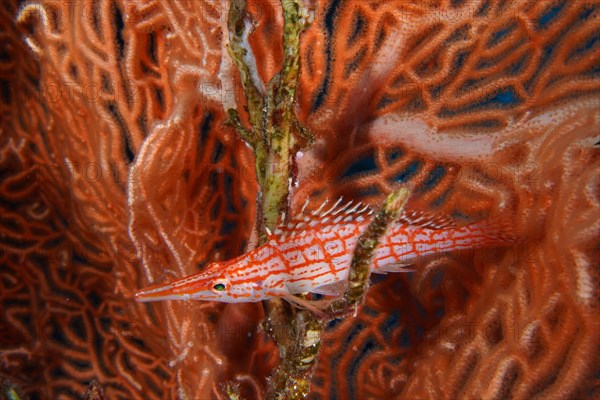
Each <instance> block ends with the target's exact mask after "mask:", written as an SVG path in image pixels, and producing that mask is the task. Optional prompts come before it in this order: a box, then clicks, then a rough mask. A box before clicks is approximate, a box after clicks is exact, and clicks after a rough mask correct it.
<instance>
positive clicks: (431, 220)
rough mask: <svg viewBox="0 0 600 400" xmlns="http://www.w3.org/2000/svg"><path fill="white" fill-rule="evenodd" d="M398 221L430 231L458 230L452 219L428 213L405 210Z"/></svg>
mask: <svg viewBox="0 0 600 400" xmlns="http://www.w3.org/2000/svg"><path fill="white" fill-rule="evenodd" d="M398 221H399V222H403V223H405V224H408V225H416V226H419V227H421V228H428V229H448V228H456V223H455V222H454V220H453V219H452V218H451V217H449V216H447V215H440V214H432V213H430V212H426V211H416V210H405V211H404V212H403V213H402V214H401V215H400V218H399V219H398Z"/></svg>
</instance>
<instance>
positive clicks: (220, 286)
mask: <svg viewBox="0 0 600 400" xmlns="http://www.w3.org/2000/svg"><path fill="white" fill-rule="evenodd" d="M228 287H229V282H227V281H225V280H222V279H219V280H217V281H215V282H213V286H212V291H213V292H224V291H225V290H227V288H228Z"/></svg>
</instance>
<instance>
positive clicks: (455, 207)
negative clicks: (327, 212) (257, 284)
mask: <svg viewBox="0 0 600 400" xmlns="http://www.w3.org/2000/svg"><path fill="white" fill-rule="evenodd" d="M305 3H306V6H307V8H309V9H310V10H312V13H313V21H312V24H311V25H310V26H309V27H308V28H307V29H306V30H305V31H304V32H303V33H302V36H301V41H300V65H301V67H300V68H301V69H300V76H299V82H298V93H297V95H296V99H295V101H296V104H295V111H296V115H297V117H298V120H299V121H300V123H302V124H304V125H305V126H307V127H308V128H309V130H310V131H312V132H313V134H314V135H315V138H316V143H315V144H314V146H312V147H310V148H308V149H304V150H302V152H301V153H298V154H297V156H296V157H293V158H294V160H293V161H294V163H293V164H294V165H293V166H294V175H293V176H292V178H293V179H292V184H293V185H292V186H293V198H292V201H291V209H292V210H293V211H296V210H298V209H299V207H300V206H301V205H302V204H303V203H304V201H305V199H306V198H307V197H310V198H311V199H313V202H314V203H318V201H319V200H320V199H323V198H325V197H329V198H333V197H339V196H341V195H344V196H345V197H347V198H353V199H358V200H363V201H366V202H369V203H371V204H373V205H378V204H380V202H381V200H382V199H383V198H384V196H385V194H387V193H389V192H391V191H393V190H394V189H395V188H396V187H397V186H398V185H402V184H404V185H408V186H410V187H411V188H412V191H413V196H412V197H411V199H410V202H409V205H408V206H409V208H414V209H419V210H427V211H430V212H435V213H440V214H448V215H451V216H452V217H453V218H454V219H455V220H456V221H457V222H458V223H466V222H470V221H474V220H478V219H481V218H483V217H486V216H489V215H495V214H503V215H508V216H510V218H511V224H512V226H513V227H514V229H515V231H517V232H519V237H520V241H519V243H518V244H517V245H516V246H514V247H513V248H508V249H497V250H493V251H490V250H487V251H474V252H462V253H458V254H456V253H454V254H449V255H445V256H444V257H438V258H436V259H434V260H429V261H427V262H425V263H423V264H421V265H418V266H416V268H415V270H416V272H415V273H414V274H401V275H394V274H389V275H387V276H383V277H378V278H376V279H374V282H373V285H372V287H371V289H370V291H369V294H368V296H367V299H366V302H365V304H364V306H363V307H362V308H361V309H360V311H359V313H358V315H357V316H356V318H352V317H351V316H350V317H347V318H344V319H342V320H338V321H336V322H333V323H331V324H329V326H328V327H327V329H326V332H325V334H324V337H323V341H322V347H321V354H320V357H319V361H318V364H317V368H316V370H315V373H314V379H313V384H312V388H311V395H310V397H311V398H313V399H327V398H357V399H359V398H360V399H363V398H372V399H377V398H440V397H442V398H444V397H447V398H463V397H465V398H531V397H533V396H538V397H542V398H564V397H571V398H573V397H578V398H582V397H590V398H592V397H597V396H599V395H600V393H599V392H598V390H599V389H598V387H599V386H598V381H597V376H598V375H597V371H598V370H600V367H599V363H600V359H599V356H598V352H597V348H598V346H599V345H600V327H599V323H598V318H597V315H598V311H599V310H598V306H599V304H598V300H599V293H598V283H599V269H598V267H599V266H598V248H599V246H600V243H599V241H598V238H599V237H600V218H599V215H600V186H599V185H598V173H599V172H600V171H599V168H600V152H599V146H598V143H599V141H600V137H599V136H598V132H599V131H600V114H599V113H598V109H599V107H600V99H599V93H600V85H599V82H600V69H599V66H600V51H598V50H599V46H600V42H599V41H598V36H599V35H600V27H599V26H598V22H597V21H598V13H599V10H600V3H598V2H597V1H571V2H554V1H535V2H531V1H509V2H505V1H484V0H473V1H443V2H442V1H440V2H437V1H430V2H422V1H421V2H407V1H376V0H364V1H349V0H323V1H318V2H317V1H305ZM0 7H2V8H1V13H2V14H1V18H0V37H1V38H2V40H1V41H0V43H1V44H0V110H1V115H2V120H1V122H0V124H1V125H0V130H1V131H0V132H1V135H0V176H1V182H0V249H1V250H0V251H1V253H0V265H1V267H0V304H1V307H0V368H1V369H0V382H1V383H2V387H5V386H6V385H9V386H10V385H16V386H15V387H20V388H22V390H23V392H24V393H25V394H27V395H29V396H31V397H32V398H48V399H54V398H80V397H81V396H82V394H83V393H84V392H85V391H86V388H87V387H88V385H90V382H97V384H96V383H94V387H96V386H95V385H98V387H101V388H102V391H103V392H104V394H105V395H106V397H107V398H111V399H112V398H123V399H130V398H148V399H150V398H157V399H160V398H211V397H214V398H219V397H222V396H223V393H224V391H225V389H224V388H225V384H226V383H227V382H230V383H231V384H230V385H229V389H230V390H232V391H235V390H238V391H239V392H240V393H241V395H242V396H243V397H244V398H262V397H263V396H264V393H265V391H266V387H267V379H266V377H267V376H268V375H269V374H270V373H271V371H272V369H273V368H274V367H275V366H276V365H277V363H278V352H277V347H276V346H275V345H274V344H273V343H272V341H271V340H270V339H269V338H268V337H267V335H266V334H265V333H263V331H262V330H261V329H259V327H258V324H259V322H260V321H261V319H262V318H263V316H264V314H263V310H262V307H261V306H260V305H259V304H233V305H226V306H225V305H220V304H214V303H202V302H196V303H175V302H173V303H164V304H156V305H142V304H137V303H135V302H134V301H133V299H132V296H133V293H134V292H135V291H136V289H138V288H140V287H142V286H144V285H146V284H148V283H149V282H157V281H161V280H164V279H169V278H172V277H175V276H177V277H180V276H184V275H188V274H191V273H194V272H197V271H200V270H201V269H202V268H203V266H204V265H205V264H206V263H208V262H210V261H213V260H217V259H227V258H231V257H233V256H235V255H238V254H240V253H242V252H244V251H245V250H246V249H247V248H248V247H249V246H252V245H253V244H252V243H253V242H254V241H255V240H256V236H257V234H256V232H253V227H254V224H255V220H256V219H257V214H258V213H257V209H256V199H257V197H258V196H259V194H258V185H257V181H256V178H255V166H254V162H255V159H254V154H253V152H252V150H251V149H250V148H249V147H248V146H247V145H246V143H244V141H243V140H242V139H241V138H240V136H239V135H238V133H237V132H236V131H235V130H234V129H233V128H232V127H231V126H229V125H227V124H226V123H225V122H226V120H227V110H228V109H229V108H237V109H238V110H241V112H240V116H241V119H242V122H243V123H244V124H247V123H248V115H247V114H246V113H244V112H243V110H244V106H245V104H246V102H247V97H246V94H247V93H244V90H243V85H242V83H243V79H244V78H243V77H241V78H240V76H239V74H238V72H237V70H236V68H235V65H234V63H233V62H232V59H231V57H230V55H229V54H228V52H227V50H226V49H227V47H226V46H227V42H228V26H227V15H228V13H227V11H228V9H229V2H226V1H221V0H211V1H187V2H180V1H170V0H162V1H158V0H157V1H148V2H144V3H137V2H130V1H95V2H91V1H89V2H88V1H81V2H79V1H77V2H64V1H47V2H31V3H18V2H17V1H16V0H9V1H5V2H3V3H2V4H1V5H0ZM244 21H245V22H244V23H245V24H247V28H248V29H249V30H251V31H252V32H251V33H250V34H249V35H248V36H247V37H246V38H245V40H246V42H245V45H246V46H247V48H248V51H249V52H248V55H253V57H249V58H248V60H247V61H248V62H249V63H251V64H253V65H254V66H255V71H256V73H255V74H254V75H253V76H252V77H251V79H253V80H254V81H255V82H257V84H258V86H260V83H261V82H262V84H266V83H267V82H269V81H270V80H271V79H272V78H273V77H274V76H275V75H276V73H277V72H278V71H279V70H280V68H281V63H282V61H283V59H284V54H283V50H282V30H283V29H282V25H283V18H282V10H281V5H280V3H279V2H262V1H258V0H256V1H248V4H247V16H246V17H245V20H244ZM300 155H301V157H300ZM296 158H297V159H296ZM258 217H260V215H259V216H258ZM275 328H280V329H283V330H285V329H286V327H285V326H283V327H275ZM4 382H9V384H6V385H5V383H4ZM6 387H8V386H6ZM11 387H13V386H11ZM236 388H237V389H236Z"/></svg>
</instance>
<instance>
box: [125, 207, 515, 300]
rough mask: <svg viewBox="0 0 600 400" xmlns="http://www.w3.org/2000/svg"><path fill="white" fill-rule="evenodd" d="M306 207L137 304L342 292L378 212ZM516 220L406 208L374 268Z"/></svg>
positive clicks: (399, 264)
mask: <svg viewBox="0 0 600 400" xmlns="http://www.w3.org/2000/svg"><path fill="white" fill-rule="evenodd" d="M307 204H308V202H307V203H305V204H304V207H302V210H301V211H300V213H299V214H298V215H296V216H294V217H293V218H291V220H290V221H289V222H288V223H287V224H284V225H280V226H279V227H278V228H277V229H276V230H275V231H274V232H270V231H267V235H268V241H267V242H266V243H265V244H264V245H262V246H260V247H257V248H256V249H254V250H252V251H249V252H247V253H245V254H242V255H240V256H238V257H235V258H232V259H230V260H226V261H222V262H221V261H220V262H213V263H210V264H208V265H207V267H206V268H205V269H204V270H203V271H202V272H199V273H196V274H194V275H190V276H187V277H184V278H181V279H177V280H174V281H172V282H167V283H161V284H158V285H153V286H149V287H147V288H144V289H141V290H139V291H138V292H137V293H136V294H135V299H136V300H137V301H139V302H152V301H162V300H205V301H218V302H226V303H240V302H257V301H261V300H267V299H270V298H276V297H280V298H285V299H286V300H288V301H290V302H292V303H296V304H298V305H300V306H303V305H304V304H305V302H303V301H302V299H299V298H298V296H296V295H297V294H299V293H307V292H308V293H316V294H319V295H325V296H339V295H340V294H341V293H343V290H344V289H345V287H346V284H347V279H348V275H349V269H350V265H351V261H352V256H353V252H354V248H355V247H356V244H357V242H358V239H359V237H360V235H361V234H362V233H363V232H364V231H365V230H366V229H367V226H368V225H369V224H370V223H371V221H372V220H373V218H374V213H373V210H372V208H371V207H370V206H369V205H363V203H361V202H357V203H356V202H354V201H348V202H345V203H344V202H343V201H342V199H339V200H338V201H337V202H335V204H333V205H331V206H328V201H325V202H324V203H323V204H322V205H321V206H320V207H319V208H318V209H316V210H314V211H312V212H305V211H304V210H305V208H306V206H307ZM514 240H515V235H514V232H513V231H512V229H511V228H510V225H509V224H507V223H503V222H502V220H501V219H498V218H488V219H485V220H482V221H479V222H475V223H472V224H468V225H465V226H461V227H457V226H456V225H455V222H454V220H453V219H452V218H450V217H446V216H438V215H434V214H430V213H427V212H419V211H414V210H413V211H410V210H409V211H404V212H403V213H402V214H401V216H400V217H399V218H398V219H397V220H396V221H394V222H392V223H391V224H390V226H389V227H388V229H387V231H386V233H385V235H384V236H383V237H382V238H381V240H380V242H379V244H378V247H377V248H376V250H375V254H374V256H373V259H372V265H371V270H372V272H373V273H376V274H386V273H393V272H406V271H412V269H411V268H410V267H411V266H413V265H414V264H415V263H416V262H417V261H419V260H421V259H422V258H424V257H427V256H432V255H436V254H440V253H446V252H451V251H457V250H465V249H480V248H484V247H500V246H506V245H509V244H511V243H513V242H514Z"/></svg>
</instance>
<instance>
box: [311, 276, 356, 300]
mask: <svg viewBox="0 0 600 400" xmlns="http://www.w3.org/2000/svg"><path fill="white" fill-rule="evenodd" d="M347 286H348V281H346V280H344V281H339V282H335V283H330V284H328V285H322V286H317V287H314V288H311V289H310V292H311V293H316V294H322V295H325V296H336V297H337V296H341V295H342V294H343V293H344V291H345V290H346V287H347Z"/></svg>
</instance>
